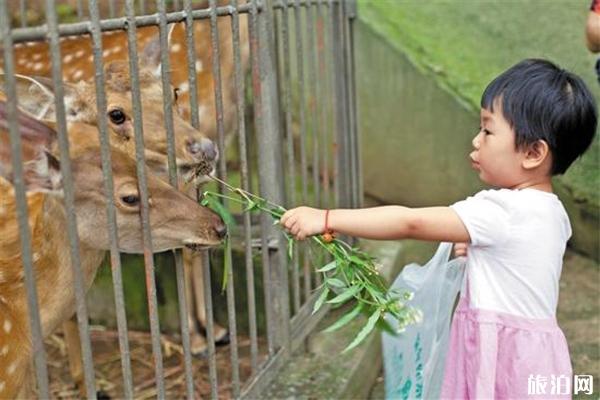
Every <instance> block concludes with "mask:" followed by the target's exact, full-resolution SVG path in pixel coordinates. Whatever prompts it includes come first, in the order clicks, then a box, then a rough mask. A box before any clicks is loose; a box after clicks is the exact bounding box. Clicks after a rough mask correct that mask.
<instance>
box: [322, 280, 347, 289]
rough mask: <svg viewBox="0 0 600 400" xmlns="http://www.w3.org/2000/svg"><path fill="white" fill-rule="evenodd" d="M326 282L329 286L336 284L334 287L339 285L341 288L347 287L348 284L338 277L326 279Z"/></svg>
mask: <svg viewBox="0 0 600 400" xmlns="http://www.w3.org/2000/svg"><path fill="white" fill-rule="evenodd" d="M325 282H326V283H327V284H328V285H329V286H334V287H339V288H344V287H346V284H345V283H344V282H342V281H341V280H339V279H337V278H329V279H326V280H325Z"/></svg>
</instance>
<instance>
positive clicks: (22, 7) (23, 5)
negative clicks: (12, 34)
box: [8, 0, 27, 28]
mask: <svg viewBox="0 0 600 400" xmlns="http://www.w3.org/2000/svg"><path fill="white" fill-rule="evenodd" d="M19 14H21V27H23V28H25V27H26V26H27V0H20V1H19ZM9 20H10V18H9ZM8 26H10V23H9V24H8Z"/></svg>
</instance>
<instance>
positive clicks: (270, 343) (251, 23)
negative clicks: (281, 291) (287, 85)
mask: <svg viewBox="0 0 600 400" xmlns="http://www.w3.org/2000/svg"><path fill="white" fill-rule="evenodd" d="M248 40H249V42H250V63H251V67H252V95H253V98H254V104H253V111H254V124H255V127H254V132H255V133H256V134H258V133H259V132H261V131H262V130H263V125H264V122H263V118H264V116H263V112H262V107H261V105H262V91H261V69H260V64H259V56H260V54H259V46H258V40H259V37H258V8H257V4H256V0H251V2H250V15H249V20H248ZM259 148H260V146H259ZM259 166H260V164H259ZM260 172H261V171H260V169H259V175H260ZM266 218H267V217H266V216H264V215H261V216H260V223H261V232H260V237H261V255H262V265H263V268H262V271H263V290H264V297H265V300H264V301H265V315H266V324H267V349H268V351H269V356H273V355H274V354H275V343H274V334H273V323H274V321H273V309H272V306H273V304H272V301H271V299H272V294H271V279H270V276H269V265H270V264H269V239H268V236H267V229H268V225H270V224H269V222H268V220H267V219H266Z"/></svg>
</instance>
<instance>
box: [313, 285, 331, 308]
mask: <svg viewBox="0 0 600 400" xmlns="http://www.w3.org/2000/svg"><path fill="white" fill-rule="evenodd" d="M328 294H329V289H327V288H325V289H323V291H322V292H321V295H320V296H319V298H318V299H317V301H316V302H315V305H314V307H313V311H312V313H313V314H314V313H316V312H317V311H319V308H321V306H322V305H323V303H324V302H325V299H326V298H327V295H328Z"/></svg>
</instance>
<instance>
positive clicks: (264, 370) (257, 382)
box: [241, 349, 289, 399]
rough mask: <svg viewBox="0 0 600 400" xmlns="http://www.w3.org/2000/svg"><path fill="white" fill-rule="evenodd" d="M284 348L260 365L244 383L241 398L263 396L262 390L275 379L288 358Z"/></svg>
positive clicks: (258, 397)
mask: <svg viewBox="0 0 600 400" xmlns="http://www.w3.org/2000/svg"><path fill="white" fill-rule="evenodd" d="M288 354H289V353H287V350H286V349H280V350H279V351H277V352H276V353H275V354H273V356H271V357H270V358H269V360H268V361H267V362H266V363H265V364H263V365H261V368H260V372H259V373H258V374H257V375H255V376H254V378H252V380H250V381H248V382H247V383H246V386H245V387H244V389H243V390H242V396H241V398H242V399H260V398H263V397H264V391H265V389H266V387H267V386H269V384H270V383H271V382H272V381H273V379H275V377H276V376H277V373H278V372H279V371H281V368H283V366H284V363H285V362H286V361H287V359H288Z"/></svg>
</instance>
